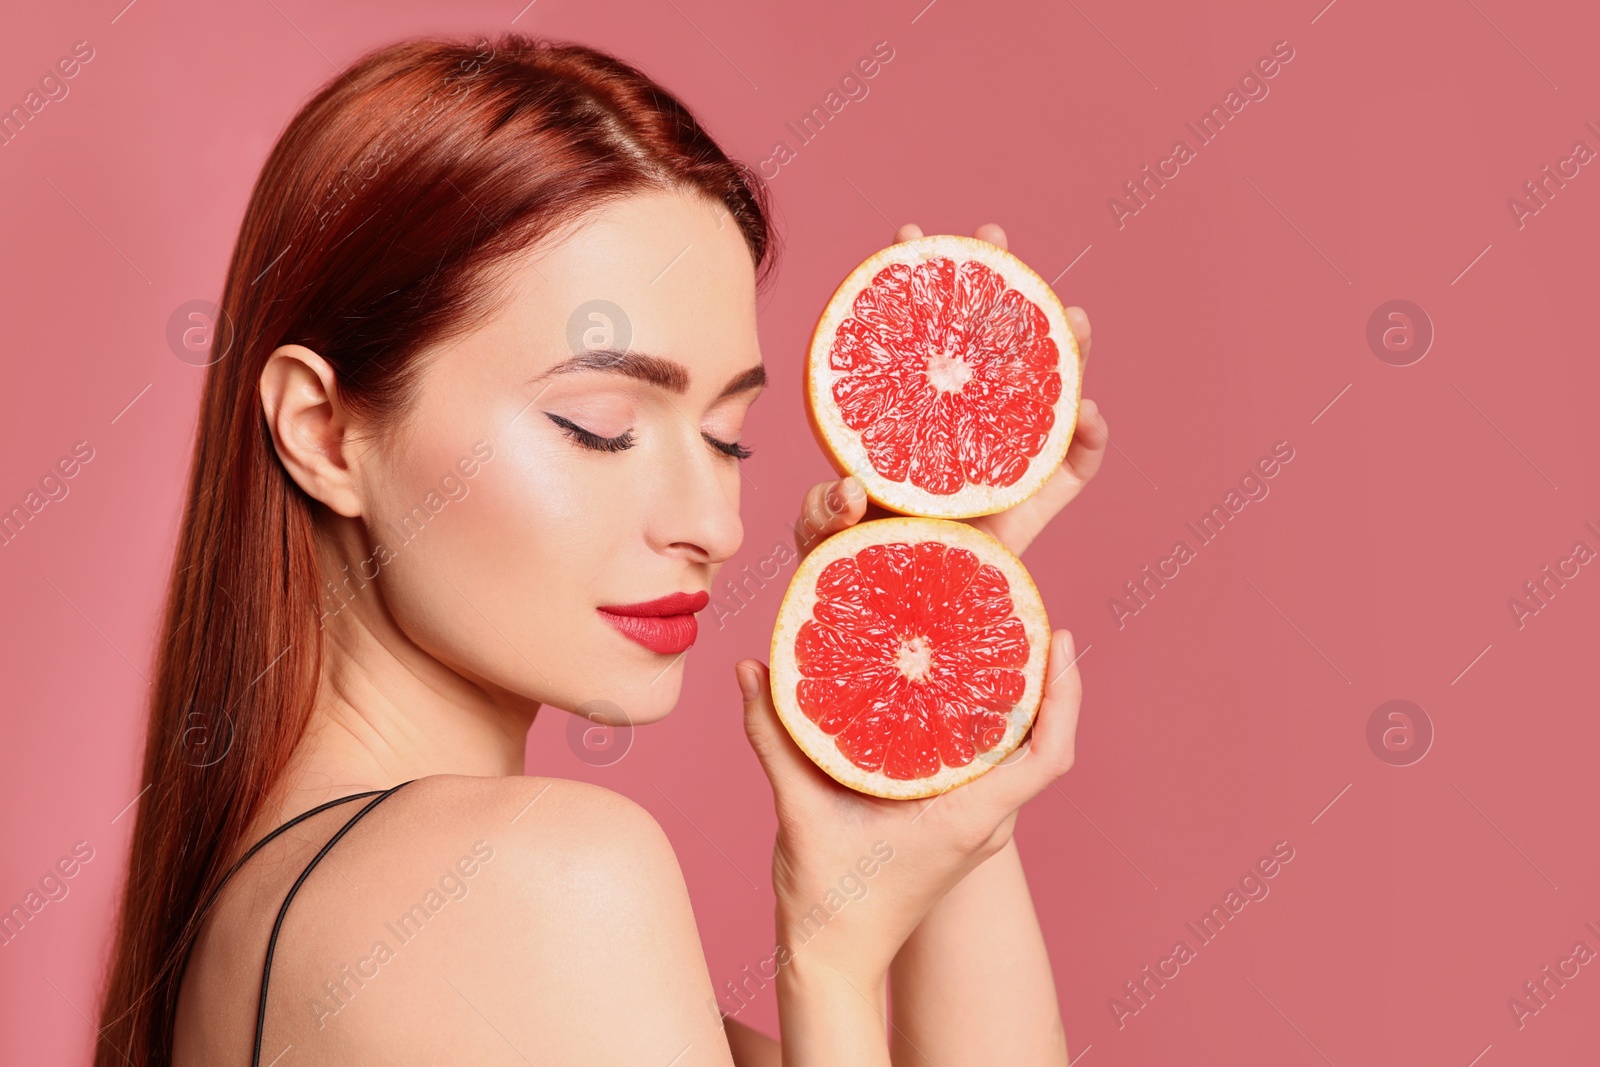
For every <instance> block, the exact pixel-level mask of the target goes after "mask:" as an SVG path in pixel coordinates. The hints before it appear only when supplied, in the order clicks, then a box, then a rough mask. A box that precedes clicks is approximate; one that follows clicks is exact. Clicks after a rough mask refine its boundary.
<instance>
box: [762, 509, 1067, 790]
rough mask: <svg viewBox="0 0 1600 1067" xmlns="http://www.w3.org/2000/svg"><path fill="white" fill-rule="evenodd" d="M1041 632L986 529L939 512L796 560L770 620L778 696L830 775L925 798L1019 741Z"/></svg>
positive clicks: (849, 533)
mask: <svg viewBox="0 0 1600 1067" xmlns="http://www.w3.org/2000/svg"><path fill="white" fill-rule="evenodd" d="M1049 640H1050V627H1049V620H1048V619H1047V618H1046V615H1045V610H1044V603H1043V601H1042V599H1041V598H1040V596H1039V591H1038V589H1037V588H1035V586H1034V584H1033V581H1032V579H1031V578H1029V576H1028V572H1027V570H1026V569H1025V568H1024V567H1023V565H1022V563H1021V561H1020V560H1018V559H1017V557H1016V556H1015V555H1013V554H1012V553H1011V552H1010V551H1009V550H1008V549H1007V548H1006V547H1005V546H1004V545H1002V544H1001V543H1000V542H999V541H997V540H995V539H994V538H992V537H990V536H989V535H988V534H986V533H983V532H982V531H980V530H977V529H975V528H974V527H972V526H970V525H968V524H966V523H960V522H951V521H948V520H943V519H925V518H898V517H897V518H888V519H875V520H871V521H867V522H862V523H858V524H856V525H854V526H851V527H849V528H847V529H845V530H843V531H841V532H839V533H836V534H834V535H833V536H831V537H829V538H828V539H827V540H825V541H823V542H822V543H821V544H819V545H818V546H817V547H816V548H815V549H813V550H812V551H811V553H810V554H809V555H808V556H806V558H805V559H804V560H803V561H802V562H801V564H800V566H799V567H798V568H797V569H796V571H795V575H794V578H793V579H792V580H791V582H790V584H789V589H788V592H787V593H786V594H785V595H784V599H783V605H782V606H781V607H780V608H779V611H778V623H777V626H776V627H775V628H774V631H773V638H772V656H771V672H772V673H771V683H772V696H773V706H774V707H775V708H776V709H777V712H778V717H779V718H780V719H781V720H782V722H783V724H784V727H785V728H786V729H787V730H788V731H789V734H790V736H791V737H793V738H794V740H795V743H796V744H797V745H799V746H800V748H801V750H802V751H804V752H805V753H806V755H807V756H809V757H810V758H811V760H812V761H813V762H814V763H816V764H817V765H818V766H819V767H821V768H822V769H823V770H824V771H826V772H827V773H828V774H829V775H831V776H832V777H833V778H834V779H835V780H837V781H839V782H841V783H843V784H844V785H847V786H849V787H850V788H852V789H855V790H858V791H859V792H863V793H869V794H872V795H874V796H881V797H892V798H910V797H925V796H932V795H934V794H936V793H942V792H945V791H946V790H949V789H953V788H955V787H956V786H958V785H961V784H963V783H965V782H968V781H971V780H972V779H973V778H976V777H978V776H979V775H980V774H983V773H984V772H986V771H987V770H989V769H990V768H991V767H993V766H995V765H996V764H998V763H1000V762H1001V761H1002V760H1004V759H1005V758H1006V757H1007V756H1008V755H1010V754H1011V753H1012V752H1013V751H1014V750H1015V749H1016V747H1017V746H1018V745H1019V744H1020V743H1021V741H1022V738H1023V735H1024V734H1026V733H1027V730H1028V728H1029V726H1031V725H1032V723H1033V718H1034V715H1035V714H1036V713H1037V711H1038V708H1039V704H1040V701H1041V699H1042V696H1043V692H1044V670H1045V660H1046V656H1047V650H1048V647H1049Z"/></svg>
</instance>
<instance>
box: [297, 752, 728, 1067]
mask: <svg viewBox="0 0 1600 1067" xmlns="http://www.w3.org/2000/svg"><path fill="white" fill-rule="evenodd" d="M386 803H387V804H388V805H392V810H390V811H389V812H387V813H386V818H385V820H384V822H383V824H382V825H381V827H379V828H375V829H376V831H377V832H375V833H373V834H372V835H370V836H369V837H367V838H366V839H365V840H364V842H362V843H361V844H359V845H358V846H357V847H356V848H353V849H352V850H351V852H350V853H349V855H348V856H347V859H348V860H349V862H350V864H351V865H352V867H354V869H355V870H354V871H353V872H352V874H351V876H352V877H353V878H355V879H356V880H357V881H358V883H363V884H364V882H363V877H364V876H367V875H371V876H373V878H374V888H375V890H376V891H375V892H374V893H373V894H371V895H365V894H363V895H362V896H361V897H359V898H358V897H356V896H354V895H349V896H345V897H343V903H342V904H341V905H340V906H338V907H336V908H334V909H332V910H331V911H330V913H329V915H330V918H332V919H333V921H335V922H336V923H337V924H338V925H339V926H341V927H343V928H345V929H357V928H361V927H363V926H365V927H367V928H372V926H373V924H374V923H375V922H376V921H377V920H379V919H380V918H381V919H383V920H384V924H386V925H382V924H380V928H381V929H385V930H386V931H387V932H388V933H390V934H391V935H392V943H391V944H390V947H391V949H392V950H393V954H394V956H395V957H396V960H395V962H397V963H398V962H400V961H399V957H400V956H401V955H402V954H409V958H407V959H406V960H404V965H405V966H406V967H407V969H408V974H407V976H406V978H405V979H404V980H403V981H401V982H396V983H395V985H394V987H393V995H390V996H386V997H384V998H382V999H381V1000H380V999H379V998H373V1004H372V1007H373V1010H372V1011H371V1012H370V1013H368V1018H367V1019H365V1020H364V1021H363V1022H362V1023H361V1024H360V1025H359V1029H358V1030H357V1027H354V1026H353V1027H352V1031H353V1032H358V1033H359V1035H360V1039H361V1044H362V1045H363V1046H364V1047H370V1048H372V1049H373V1051H374V1052H377V1051H380V1050H381V1051H382V1052H383V1054H384V1058H385V1060H386V1061H388V1062H403V1061H404V1057H406V1056H414V1057H416V1058H417V1059H418V1061H419V1062H430V1063H433V1062H439V1061H440V1060H441V1059H450V1060H453V1061H463V1060H470V1061H471V1062H490V1063H492V1062H496V1061H497V1060H505V1061H507V1062H512V1063H515V1062H520V1057H521V1056H527V1057H529V1058H530V1059H532V1058H535V1057H537V1059H538V1060H539V1061H540V1062H542V1063H573V1064H606V1063H612V1062H615V1063H619V1064H620V1063H649V1062H659V1063H669V1062H672V1061H673V1059H674V1057H677V1056H679V1055H680V1053H684V1052H685V1050H687V1054H684V1055H683V1056H682V1058H681V1059H679V1060H678V1061H677V1063H678V1064H679V1065H687V1064H691V1063H695V1064H718V1065H725V1064H729V1063H731V1058H730V1054H729V1051H728V1046H727V1040H726V1037H725V1036H724V1035H723V1033H722V1031H721V1029H720V1025H719V1023H720V1019H719V1016H718V1014H717V1012H716V1011H715V1009H714V1007H713V1005H714V1004H715V1000H714V997H713V992H712V988H711V981H710V977H709V974H708V971H707V967H706V962H705V956H704V950H703V949H702V947H701V944H700V937H699V931H698V930H697V928H696V925H695V921H694V913H693V910H692V908H691V906H690V902H689V895H688V891H687V888H686V887H685V885H684V880H683V874H682V871H681V870H680V868H679V866H678V861H677V857H676V855H675V854H674V852H673V850H672V846H671V844H670V842H669V841H668V840H667V837H666V835H665V834H664V833H663V832H662V830H661V827H660V826H659V825H658V824H657V823H656V821H655V819H654V818H653V817H652V816H651V815H650V813H649V812H648V811H646V810H645V809H644V808H643V807H641V806H640V805H639V804H637V803H635V802H634V801H632V800H630V799H628V798H626V797H624V796H622V795H621V794H618V793H615V792H612V791H611V790H608V789H604V788H601V787H599V786H593V785H588V784H586V783H582V782H574V781H568V780H564V779H555V778H529V777H512V778H468V777H457V776H446V775H441V776H435V777H432V778H426V779H421V780H419V781H417V782H414V783H412V784H410V785H408V786H406V787H405V788H404V789H402V790H400V791H399V792H397V793H395V794H394V795H393V796H391V797H390V798H389V800H388V801H387V802H386ZM326 884H328V885H329V886H330V887H332V886H333V883H332V881H331V880H329V881H326ZM334 888H335V891H337V889H336V887H334ZM440 919H443V920H444V922H443V923H441V924H440V925H438V926H437V927H435V925H434V924H435V923H436V922H438V920H440ZM436 931H437V935H438V936H430V935H433V934H435V932H436ZM325 968H326V963H324V969H325ZM368 969H369V970H371V969H373V968H371V967H369V968H368ZM378 970H379V972H380V974H382V977H381V978H379V979H377V982H382V981H384V980H385V979H386V978H387V971H388V968H387V966H386V965H380V966H379V968H378ZM396 973H397V974H398V968H396ZM375 984H376V983H375ZM353 1006H354V1002H353V1001H352V1007H353ZM424 1006H425V1010H423V1011H420V1012H419V1008H423V1007H424ZM340 1014H341V1015H342V1014H343V1013H342V1012H341V1013H340ZM354 1021H355V1020H354V1017H353V1016H352V1022H354ZM441 1039H442V1040H443V1041H444V1042H446V1044H447V1045H448V1047H445V1045H442V1044H440V1043H439V1042H440V1041H441ZM429 1042H432V1043H433V1045H432V1051H431V1052H430V1053H429V1054H426V1055H423V1054H421V1053H419V1051H418V1050H419V1049H420V1048H422V1047H425V1046H427V1045H428V1043H429ZM463 1043H465V1046H464V1045H463ZM469 1053H470V1054H469ZM396 1057H399V1058H400V1059H399V1060H396Z"/></svg>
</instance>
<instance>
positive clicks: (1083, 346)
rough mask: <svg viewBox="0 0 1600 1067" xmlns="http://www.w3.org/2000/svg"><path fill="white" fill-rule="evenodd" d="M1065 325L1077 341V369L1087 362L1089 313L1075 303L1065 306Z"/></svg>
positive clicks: (1080, 370) (1079, 369)
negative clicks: (1069, 328) (1070, 328)
mask: <svg viewBox="0 0 1600 1067" xmlns="http://www.w3.org/2000/svg"><path fill="white" fill-rule="evenodd" d="M1067 325H1068V326H1070V327H1072V338H1073V340H1075V341H1077V342H1078V371H1079V373H1082V371H1083V367H1084V365H1085V364H1087V363H1088V362H1089V313H1088V312H1086V311H1084V310H1083V309H1082V308H1081V307H1078V306H1076V305H1074V306H1072V307H1069V308H1067Z"/></svg>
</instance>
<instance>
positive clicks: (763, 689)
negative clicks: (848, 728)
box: [733, 659, 821, 795]
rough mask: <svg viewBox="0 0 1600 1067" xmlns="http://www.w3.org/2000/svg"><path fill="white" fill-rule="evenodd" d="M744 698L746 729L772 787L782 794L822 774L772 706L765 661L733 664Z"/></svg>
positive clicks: (778, 793) (769, 676) (751, 745)
mask: <svg viewBox="0 0 1600 1067" xmlns="http://www.w3.org/2000/svg"><path fill="white" fill-rule="evenodd" d="M733 670H734V675H735V677H736V678H737V679H738V682H739V693H740V695H741V696H742V698H743V699H744V733H745V737H747V738H749V740H750V747H751V748H752V749H754V750H755V754H756V759H758V760H760V761H761V769H762V770H763V771H765V772H766V774H767V778H768V780H769V781H771V782H772V791H773V793H774V794H775V795H781V794H783V792H784V791H785V790H786V789H788V788H791V787H792V786H793V785H794V784H795V783H797V782H799V781H800V780H801V779H803V778H805V777H807V776H810V775H814V774H820V773H821V772H820V771H819V770H818V769H817V767H816V765H815V764H813V763H812V762H811V761H810V759H808V758H807V757H806V754H805V753H804V752H802V751H800V746H799V745H796V744H795V743H794V738H792V737H790V736H789V731H788V730H787V729H785V728H784V725H783V721H782V720H781V719H779V718H778V712H777V710H776V709H775V708H774V707H773V706H772V679H771V674H770V672H769V671H768V670H767V667H766V664H764V663H762V662H761V661H760V660H754V659H743V660H740V661H739V662H738V663H735V664H734V665H733Z"/></svg>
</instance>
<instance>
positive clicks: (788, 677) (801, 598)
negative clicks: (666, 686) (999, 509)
mask: <svg viewBox="0 0 1600 1067" xmlns="http://www.w3.org/2000/svg"><path fill="white" fill-rule="evenodd" d="M921 541H939V542H942V543H943V544H945V545H948V546H951V547H959V548H965V549H968V550H969V551H971V552H972V553H974V554H975V555H976V556H977V557H978V558H979V560H981V561H982V562H984V563H990V564H993V565H994V566H996V567H998V568H999V569H1000V571H1001V572H1002V573H1003V574H1004V575H1005V577H1006V582H1007V584H1008V585H1009V587H1010V596H1011V603H1012V611H1013V614H1015V615H1016V617H1017V618H1018V619H1020V620H1021V622H1022V625H1023V631H1024V633H1025V634H1026V635H1027V640H1028V662H1027V664H1026V665H1025V666H1024V667H1022V668H1021V670H1022V672H1023V676H1024V679H1025V685H1024V688H1023V693H1022V697H1021V698H1020V699H1019V700H1018V701H1017V703H1016V704H1015V705H1014V706H1013V707H1012V709H1011V711H1010V712H1009V714H1008V716H1007V719H1008V722H1007V727H1006V731H1005V734H1004V736H1003V737H1002V738H1001V739H1000V740H999V742H997V743H996V744H995V745H994V746H993V747H992V748H990V749H989V750H988V751H986V752H982V753H979V754H978V755H977V756H975V757H974V758H973V759H972V760H971V762H969V763H967V764H966V765H965V766H962V767H950V766H943V767H941V768H940V770H939V771H938V772H936V773H935V774H933V775H931V776H928V777H925V778H915V779H894V778H890V777H888V776H887V775H885V774H883V773H881V772H871V771H866V770H863V769H862V768H861V767H858V766H857V765H856V764H855V763H853V762H851V760H850V759H849V758H848V757H847V756H845V755H844V753H842V752H840V751H839V748H838V746H837V745H836V744H835V742H834V737H833V735H831V734H828V733H826V732H824V731H823V730H822V729H821V727H819V726H817V724H816V723H814V722H812V721H811V720H810V719H809V718H807V717H806V715H805V713H804V712H803V711H801V710H800V707H799V703H798V700H797V698H796V696H795V687H796V685H797V684H798V683H799V681H800V678H801V674H800V668H799V665H798V663H797V662H796V658H795V643H796V640H797V639H798V637H799V632H800V627H801V626H803V625H804V624H805V623H806V622H807V621H808V620H809V619H811V617H812V610H813V608H814V607H815V606H816V602H817V578H818V576H819V575H820V574H821V573H822V570H823V568H825V567H826V566H827V565H828V564H830V563H832V562H833V561H834V560H836V559H840V558H843V557H846V556H854V555H855V554H856V553H858V552H860V551H861V550H862V549H864V548H866V547H868V546H869V545H874V544H895V543H902V542H903V543H910V544H916V543H917V542H921ZM1049 647H1050V620H1049V618H1048V617H1047V616H1046V614H1045V608H1044V599H1043V597H1041V596H1040V595H1039V589H1038V587H1037V586H1035V585H1034V583H1033V578H1032V577H1031V576H1030V575H1029V574H1028V571H1027V568H1025V567H1024V566H1023V564H1022V561H1021V560H1020V559H1018V558H1017V557H1016V556H1015V555H1014V554H1013V553H1012V552H1011V550H1010V549H1008V548H1006V547H1005V545H1003V544H1001V543H1000V542H999V541H997V540H996V539H995V538H993V537H991V536H989V535H988V534H986V533H984V532H983V531H982V530H979V529H977V528H976V527H974V526H971V525H969V524H967V523H964V522H952V521H949V520H946V519H926V518H919V517H909V516H907V517H900V516H896V517H893V518H886V519H872V520H869V521H867V522H861V523H857V524H856V525H854V526H851V527H848V528H846V529H845V530H842V531H840V532H839V533H836V534H833V535H832V536H830V537H828V538H827V539H826V540H824V541H823V542H822V543H821V544H819V545H818V546H817V547H816V548H815V549H813V550H812V551H811V553H810V554H809V555H807V556H806V557H805V559H803V560H801V562H800V565H799V567H797V568H796V570H795V574H794V578H793V579H791V580H790V583H789V588H788V590H787V591H786V592H785V593H784V596H783V603H782V605H780V606H779V608H778V621H777V624H776V625H775V626H774V627H773V631H772V650H771V659H770V668H769V670H770V672H771V673H770V675H769V681H770V684H771V687H772V705H773V707H774V708H775V709H776V710H777V713H778V718H779V720H780V721H781V722H782V723H783V725H784V728H785V729H786V730H787V731H788V733H789V736H790V737H792V738H794V741H795V744H796V745H798V746H799V747H800V750H801V751H802V752H804V753H805V754H806V755H807V756H808V757H810V759H811V761H812V762H813V763H815V764H816V765H817V766H818V767H820V768H822V770H823V771H825V772H827V774H828V775H829V776H830V777H831V778H833V779H834V780H835V781H837V782H839V783H840V784H842V785H845V786H848V787H849V788H851V789H854V790H856V791H857V792H860V793H867V794H869V795H871V796H878V797H886V798H888V799H892V800H909V799H914V798H917V797H929V796H934V795H936V794H939V793H944V792H948V791H949V790H951V789H954V788H956V787H957V786H959V785H963V784H965V783H967V782H970V781H972V780H973V779H975V778H977V777H978V776H980V775H982V774H984V773H985V772H987V771H988V770H990V769H991V768H993V767H994V766H997V765H998V764H1000V763H1002V762H1003V761H1004V760H1005V759H1006V758H1007V757H1008V756H1010V755H1011V754H1012V753H1013V752H1014V751H1015V750H1016V748H1017V746H1018V745H1020V744H1021V743H1022V739H1023V737H1024V735H1026V734H1027V732H1028V728H1029V727H1030V726H1032V725H1033V720H1034V716H1035V715H1036V714H1037V713H1038V711H1039V706H1040V703H1041V702H1042V701H1043V699H1044V686H1045V666H1046V659H1047V657H1048V653H1049Z"/></svg>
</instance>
